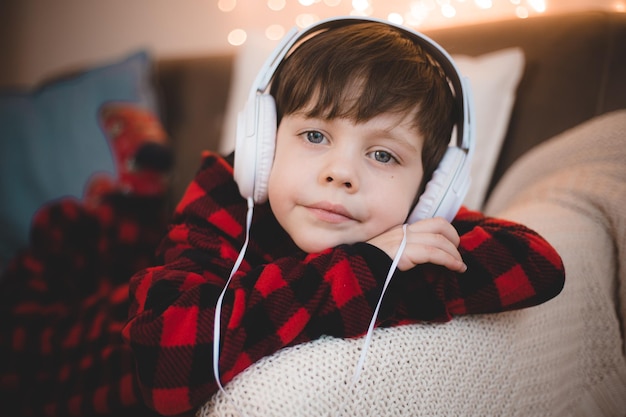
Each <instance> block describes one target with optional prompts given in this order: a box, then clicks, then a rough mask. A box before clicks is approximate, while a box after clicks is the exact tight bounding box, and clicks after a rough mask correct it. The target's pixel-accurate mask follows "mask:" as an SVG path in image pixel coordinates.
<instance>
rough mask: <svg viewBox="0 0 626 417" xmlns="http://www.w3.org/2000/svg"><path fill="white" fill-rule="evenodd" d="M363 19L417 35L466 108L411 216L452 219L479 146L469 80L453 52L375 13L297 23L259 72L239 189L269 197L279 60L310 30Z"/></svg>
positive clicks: (244, 116)
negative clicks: (270, 90) (273, 86)
mask: <svg viewBox="0 0 626 417" xmlns="http://www.w3.org/2000/svg"><path fill="white" fill-rule="evenodd" d="M362 22H377V23H383V24H386V25H389V26H392V27H395V28H397V29H399V30H401V31H402V32H403V33H404V34H405V35H407V36H408V37H410V38H412V39H416V40H417V41H418V42H419V44H420V46H422V47H423V48H424V49H425V50H426V52H428V53H429V54H430V55H431V56H432V57H433V58H434V59H435V61H437V63H438V64H439V65H440V66H441V67H442V68H443V71H444V73H445V75H446V77H447V79H448V82H449V84H450V85H451V89H452V91H453V94H454V96H455V100H456V101H457V104H458V107H459V108H461V109H462V112H461V115H460V116H461V117H460V118H459V120H458V121H457V123H456V126H455V128H454V130H453V134H452V136H453V137H456V141H454V142H455V143H454V145H450V146H449V147H448V149H447V151H446V153H445V155H444V157H443V158H442V160H441V162H440V163H439V166H438V167H437V169H436V170H435V172H434V173H433V176H432V178H431V180H430V181H429V182H428V184H427V185H426V189H425V191H424V193H423V194H422V195H421V196H420V198H419V200H418V202H417V204H416V206H415V208H414V209H413V210H412V212H411V214H410V215H409V217H408V219H407V222H408V223H413V222H415V221H418V220H422V219H426V218H430V217H436V216H441V217H444V218H446V219H447V220H448V221H452V219H453V218H454V216H455V215H456V213H457V212H458V210H459V208H460V207H461V204H462V202H463V199H464V198H465V195H466V194H467V191H468V189H469V185H470V160H471V156H472V155H473V151H474V122H473V120H474V113H473V102H472V100H471V90H470V86H469V80H468V79H467V78H465V77H462V76H461V73H460V72H459V70H458V68H457V67H456V64H455V63H454V61H453V60H452V57H450V55H449V54H448V53H447V52H446V51H445V50H444V49H443V48H442V47H441V46H439V45H438V44H437V43H435V42H434V41H433V40H431V39H430V38H428V37H427V36H425V35H423V34H420V33H418V32H415V31H413V30H410V29H408V28H405V27H402V26H399V25H396V24H393V23H391V22H388V21H385V20H379V19H375V18H363V17H341V18H331V19H326V20H322V21H320V22H318V23H316V24H314V25H312V26H309V27H308V28H306V29H304V30H302V31H301V32H298V30H297V29H296V28H294V29H292V30H291V31H290V32H289V33H288V34H287V35H286V36H285V38H284V39H283V40H282V41H281V43H280V44H279V45H278V46H277V47H276V49H275V50H274V51H273V52H272V53H271V54H270V56H269V58H268V59H267V61H266V62H265V64H264V65H263V67H262V68H261V70H260V71H259V73H258V75H257V76H256V79H255V80H254V83H253V85H252V88H251V90H250V96H249V97H248V102H247V103H246V105H245V107H244V109H243V111H242V112H240V113H239V117H238V119H237V137H236V145H235V163H234V178H235V181H236V182H237V185H238V187H239V192H240V193H241V195H242V196H243V197H244V198H252V199H253V200H254V202H255V203H262V202H265V201H266V200H267V183H268V180H269V175H270V171H271V168H272V163H273V160H274V150H275V146H276V130H277V121H276V104H275V102H274V98H273V97H272V96H271V95H270V94H268V93H267V92H266V90H267V88H268V86H269V84H270V82H271V80H272V77H273V76H274V73H275V72H276V69H277V67H278V65H279V64H280V63H281V62H282V61H283V59H285V56H286V55H287V53H288V52H289V51H290V50H291V48H292V47H293V46H294V45H295V44H296V43H297V42H298V41H299V40H301V39H303V38H304V37H306V36H308V35H310V34H311V33H313V32H317V31H320V30H323V29H332V28H336V27H341V26H346V25H351V24H356V23H362ZM451 142H452V141H451Z"/></svg>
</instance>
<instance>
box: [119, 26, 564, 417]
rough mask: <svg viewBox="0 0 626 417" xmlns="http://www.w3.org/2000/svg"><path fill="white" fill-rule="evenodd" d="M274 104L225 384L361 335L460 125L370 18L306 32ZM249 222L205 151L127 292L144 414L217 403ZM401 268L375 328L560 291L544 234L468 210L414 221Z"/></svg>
mask: <svg viewBox="0 0 626 417" xmlns="http://www.w3.org/2000/svg"><path fill="white" fill-rule="evenodd" d="M270 93H271V96H272V97H273V98H274V99H275V106H276V107H275V108H276V114H277V125H278V130H277V134H276V138H275V146H276V150H275V154H274V155H273V158H272V160H271V169H270V171H269V179H268V182H267V195H268V200H269V201H268V203H264V204H260V205H258V206H257V207H256V211H255V214H254V216H253V219H252V227H251V230H250V240H249V245H248V249H247V252H246V254H245V258H244V260H243V262H242V263H241V265H240V266H239V268H237V269H236V272H235V274H234V276H233V279H232V281H231V282H230V284H228V287H227V290H226V292H225V297H224V299H223V303H222V304H221V307H222V312H221V314H220V315H219V317H220V318H221V320H220V322H221V329H222V330H221V336H220V341H221V347H220V349H221V353H220V356H219V375H220V377H221V380H222V381H223V382H228V381H230V380H231V379H232V378H233V377H234V376H235V375H237V374H238V373H240V372H241V371H243V370H244V369H245V368H247V367H248V366H249V365H251V364H252V363H254V362H255V361H257V360H259V359H260V358H262V357H264V356H266V355H270V354H272V353H274V352H276V351H277V350H279V349H281V348H283V347H286V346H292V345H295V344H298V343H303V342H306V341H309V340H313V339H316V338H319V337H320V336H321V335H331V336H336V337H357V336H361V335H363V334H364V333H365V332H366V330H367V327H368V324H369V321H370V319H371V317H372V315H373V312H374V310H375V307H376V303H377V301H378V299H379V296H380V294H381V291H382V286H383V283H384V281H385V277H386V275H387V272H388V270H389V269H390V265H391V264H392V258H393V257H394V256H395V254H396V252H397V251H398V247H399V244H400V241H401V240H402V238H403V231H402V225H403V223H405V222H406V221H407V216H408V215H409V212H410V211H411V210H412V208H413V207H414V206H415V202H416V201H417V199H418V197H419V196H420V195H421V194H422V192H423V191H424V189H425V187H426V184H427V182H428V180H429V179H430V177H431V176H432V174H433V172H434V171H435V168H436V167H437V165H438V164H439V161H440V160H441V158H442V156H443V154H444V153H445V152H446V149H447V147H448V143H449V140H450V137H451V133H452V130H453V126H454V125H455V123H456V122H457V120H458V118H459V115H458V114H459V109H458V108H457V107H456V106H455V100H454V94H453V92H452V91H451V89H450V87H449V85H448V80H447V78H446V77H445V75H444V72H443V70H442V68H441V67H440V65H439V64H438V63H437V62H436V61H435V60H434V58H433V57H432V56H430V55H429V54H427V53H426V52H425V51H424V49H423V48H422V47H421V46H420V42H419V41H418V40H417V39H414V38H413V37H411V36H409V35H407V34H406V33H404V32H403V31H401V30H398V29H397V28H395V27H393V26H391V25H387V24H384V23H380V22H351V23H345V24H338V25H336V27H331V28H330V29H328V30H326V31H321V32H320V33H316V34H315V35H314V36H312V37H310V38H309V39H307V40H306V41H304V42H303V43H302V44H301V45H299V46H297V47H296V48H295V49H294V50H293V51H292V52H291V54H290V55H289V56H288V57H287V58H286V59H284V60H283V61H282V63H281V64H280V66H279V67H278V69H277V71H276V73H275V75H274V78H273V81H272V85H271V91H270ZM272 140H274V138H272ZM235 158H237V155H235ZM239 186H240V187H241V184H239ZM246 212H247V204H246V200H245V198H243V197H242V195H241V194H240V191H239V189H238V183H237V182H235V179H234V178H233V168H232V166H231V164H230V163H229V162H228V161H226V160H224V159H222V158H220V157H219V156H217V155H213V154H207V155H206V156H205V158H204V160H203V164H202V168H201V169H200V171H199V172H198V174H197V176H196V178H195V179H194V181H193V182H192V183H191V184H190V186H189V188H188V190H187V192H186V194H185V196H184V197H183V199H182V201H181V202H180V204H179V206H178V207H177V209H176V213H175V218H174V223H173V224H172V225H171V227H170V230H169V233H168V235H167V236H166V238H165V239H164V241H163V242H162V244H161V246H160V249H159V251H158V258H159V262H160V264H161V265H160V266H157V267H154V268H149V269H146V270H144V271H140V272H138V273H137V274H136V275H135V276H134V277H133V278H132V280H131V289H130V291H131V310H130V319H129V322H128V324H127V326H126V327H125V328H124V330H123V335H124V337H125V338H126V340H127V341H128V342H129V343H130V344H131V346H132V348H133V350H134V352H135V357H136V359H137V366H138V376H139V381H140V385H141V386H142V390H143V395H144V400H145V401H146V404H147V405H148V406H149V407H150V408H153V409H154V410H156V411H158V412H159V413H162V414H168V415H175V414H180V413H183V412H188V411H191V410H193V409H195V408H197V407H199V406H201V405H202V404H203V403H204V402H206V401H207V400H208V399H209V398H210V396H211V395H213V394H214V393H215V392H216V391H217V389H218V385H217V383H218V382H217V381H216V379H215V377H214V373H213V365H212V362H211V358H212V351H213V332H212V330H213V325H214V317H215V309H216V306H217V304H218V299H219V298H220V294H221V292H222V289H223V288H224V286H225V284H226V281H227V279H228V277H229V274H230V273H231V270H232V269H233V265H234V264H235V262H236V258H237V257H238V254H239V251H240V249H241V247H242V245H244V241H245V238H246ZM398 269H399V272H396V274H395V275H394V277H393V279H392V280H391V283H390V285H389V288H388V289H387V292H386V294H385V298H384V300H383V304H382V308H381V310H380V312H379V314H378V318H377V325H385V326H391V325H398V324H402V323H410V322H418V321H447V320H450V319H451V318H452V316H454V315H458V314H471V313H493V312H500V311H505V310H510V309H514V308H522V307H527V306H532V305H536V304H539V303H541V302H544V301H546V300H548V299H550V298H552V297H554V296H556V295H557V294H558V293H559V292H560V290H561V288H562V286H563V282H564V271H563V266H562V263H561V260H560V258H559V256H558V254H557V253H556V252H555V251H554V249H553V248H552V247H551V246H550V245H549V244H548V243H547V242H545V241H544V240H543V239H542V238H541V237H540V236H538V235H537V234H536V233H534V232H533V231H531V230H528V229H527V228H525V227H524V226H521V225H517V224H512V223H510V222H505V221H500V220H496V219H492V218H487V217H484V216H483V215H481V214H480V213H476V212H470V211H468V210H465V209H461V210H460V211H459V213H458V214H457V216H456V217H455V219H454V221H453V222H452V224H450V223H449V222H447V221H445V220H444V219H441V218H432V219H426V220H421V221H417V222H414V223H412V224H410V225H408V227H407V228H406V248H405V249H404V251H403V252H402V255H401V257H400V261H399V264H398Z"/></svg>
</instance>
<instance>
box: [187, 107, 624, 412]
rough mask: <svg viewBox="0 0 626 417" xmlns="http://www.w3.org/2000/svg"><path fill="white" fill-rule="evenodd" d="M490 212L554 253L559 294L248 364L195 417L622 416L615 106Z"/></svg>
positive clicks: (521, 170) (508, 185) (536, 158)
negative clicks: (516, 307) (562, 277)
mask: <svg viewBox="0 0 626 417" xmlns="http://www.w3.org/2000/svg"><path fill="white" fill-rule="evenodd" d="M486 211H487V212H488V213H492V214H497V215H498V216H500V217H505V218H510V219H512V220H515V221H518V222H521V223H524V224H527V225H528V226H530V227H531V228H533V229H535V230H537V231H538V232H540V233H541V234H542V235H543V236H544V237H545V238H546V239H547V240H548V241H550V242H551V243H552V244H553V245H554V246H555V248H556V249H557V250H558V251H559V253H560V254H561V256H562V257H563V261H564V263H565V268H566V273H567V277H566V285H565V288H564V290H563V292H562V293H561V294H560V295H559V296H558V297H556V298H555V299H553V300H551V301H549V302H547V303H545V304H543V305H540V306H537V307H533V308H529V309H525V310H520V311H515V312H510V313H503V314H494V315H484V316H471V317H460V318H456V319H454V320H453V321H452V322H450V323H446V324H421V325H410V326H402V327H397V328H392V329H377V330H376V331H375V332H374V337H373V340H372V345H371V347H370V349H369V351H368V355H367V360H366V362H365V368H364V370H363V373H362V374H361V376H360V378H359V380H358V382H357V384H356V385H355V386H354V387H351V385H350V380H351V378H352V375H353V373H354V369H355V366H356V363H357V360H358V358H359V354H360V351H361V348H362V346H363V339H353V340H341V339H334V338H323V339H320V340H316V341H313V342H310V343H306V344H303V345H299V346H296V347H293V348H288V349H283V350H282V351H280V352H277V353H276V354H274V355H272V356H270V357H267V358H265V359H263V360H261V361H260V362H258V363H256V364H254V365H253V366H251V367H250V368H249V369H247V370H246V371H245V372H243V373H242V374H240V375H239V376H237V377H236V378H235V379H234V380H233V381H232V382H231V383H229V384H228V385H227V386H226V391H227V393H228V395H227V396H224V395H223V394H222V393H218V394H216V395H215V396H214V397H213V398H212V399H211V400H210V401H209V402H208V403H207V404H206V405H205V406H204V407H203V408H202V409H201V410H199V412H198V413H197V415H198V416H206V417H208V416H249V417H252V416H263V417H269V416H335V415H336V416H340V415H342V416H372V417H374V416H376V417H379V416H411V417H415V416H507V417H508V416H523V417H526V416H620V417H623V416H625V415H626V361H625V357H624V343H623V338H622V331H623V330H624V329H625V327H624V321H623V320H622V318H624V317H626V261H625V260H626V111H624V112H619V113H614V114H611V115H607V116H604V117H601V118H598V119H596V120H593V121H591V122H588V123H586V124H584V125H581V126H580V127H577V128H575V129H573V130H571V131H569V132H566V133H564V134H562V135H559V136H558V137H556V138H554V139H553V140H551V141H549V142H548V143H546V144H545V145H542V146H539V147H537V148H535V149H534V150H533V151H531V152H530V153H528V154H527V155H526V156H525V157H523V158H522V159H521V160H519V161H518V162H517V163H516V165H515V166H513V167H512V168H511V170H510V171H509V173H508V174H507V176H505V178H503V179H502V181H501V182H500V184H499V186H498V187H497V189H496V190H495V192H494V194H493V195H492V198H491V199H490V201H489V204H488V206H487V210H486Z"/></svg>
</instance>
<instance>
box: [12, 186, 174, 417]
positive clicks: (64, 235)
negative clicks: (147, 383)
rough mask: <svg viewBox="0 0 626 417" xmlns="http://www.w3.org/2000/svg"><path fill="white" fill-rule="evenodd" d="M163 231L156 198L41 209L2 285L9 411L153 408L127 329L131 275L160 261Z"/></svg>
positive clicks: (137, 412) (142, 411) (40, 413)
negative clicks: (145, 399) (142, 390)
mask: <svg viewBox="0 0 626 417" xmlns="http://www.w3.org/2000/svg"><path fill="white" fill-rule="evenodd" d="M165 231H166V216H165V215H164V211H163V202H162V201H161V199H156V198H135V197H130V196H121V195H109V196H108V197H105V198H104V200H103V201H101V203H100V204H99V205H98V206H97V207H92V206H88V205H85V204H84V202H82V201H79V200H75V199H70V198H67V199H62V200H60V201H58V202H55V203H51V204H50V205H48V206H46V207H44V208H42V209H41V210H40V211H39V212H38V214H37V215H36V217H35V219H34V223H33V227H32V231H31V245H30V246H29V248H28V249H27V250H24V251H22V252H21V253H20V254H19V255H18V256H17V257H16V258H14V259H13V261H12V262H11V264H10V265H9V266H8V269H7V270H6V272H5V273H4V274H3V276H2V284H1V285H0V357H1V358H2V360H0V410H1V412H2V415H6V416H12V417H17V416H37V417H44V416H105V415H106V416H116V417H118V416H126V415H128V416H135V417H138V416H149V415H154V413H153V412H152V411H151V410H148V409H147V408H146V407H145V406H144V405H143V403H142V401H141V398H140V394H139V389H138V385H137V380H136V376H135V360H134V357H133V353H132V351H131V350H130V348H129V347H128V345H126V344H125V343H124V341H123V340H122V337H121V329H122V327H123V325H124V323H125V322H126V319H127V317H128V305H129V302H128V280H129V278H130V276H131V275H132V274H133V273H134V272H136V271H137V270H140V269H142V268H146V267H147V266H149V265H151V264H152V263H153V259H154V250H155V249H156V247H157V245H158V242H159V241H160V240H161V238H162V237H163V234H164V233H165Z"/></svg>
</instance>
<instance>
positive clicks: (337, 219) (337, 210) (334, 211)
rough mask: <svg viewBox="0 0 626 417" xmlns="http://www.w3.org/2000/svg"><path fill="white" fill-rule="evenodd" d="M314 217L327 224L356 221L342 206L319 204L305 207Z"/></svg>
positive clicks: (326, 203)
mask: <svg viewBox="0 0 626 417" xmlns="http://www.w3.org/2000/svg"><path fill="white" fill-rule="evenodd" d="M305 207H306V208H307V210H309V211H310V212H311V213H313V215H315V217H317V218H318V219H320V220H322V221H325V222H328V223H343V222H346V221H356V218H355V217H354V216H353V215H352V214H351V213H350V211H348V210H347V209H346V208H345V207H344V206H342V205H340V204H332V203H328V202H321V203H316V204H312V205H310V206H305Z"/></svg>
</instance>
